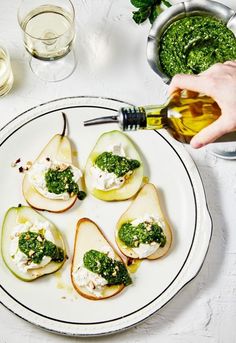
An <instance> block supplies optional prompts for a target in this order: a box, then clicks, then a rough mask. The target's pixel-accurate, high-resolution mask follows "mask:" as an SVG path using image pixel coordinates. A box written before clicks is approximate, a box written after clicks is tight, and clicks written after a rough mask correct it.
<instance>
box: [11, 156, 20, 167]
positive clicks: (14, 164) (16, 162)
mask: <svg viewBox="0 0 236 343" xmlns="http://www.w3.org/2000/svg"><path fill="white" fill-rule="evenodd" d="M18 163H20V158H18V159H17V160H16V161H15V162H12V163H11V166H12V167H13V168H14V167H15V166H16V165H17V164H18Z"/></svg>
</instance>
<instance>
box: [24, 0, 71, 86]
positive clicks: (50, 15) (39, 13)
mask: <svg viewBox="0 0 236 343" xmlns="http://www.w3.org/2000/svg"><path fill="white" fill-rule="evenodd" d="M18 21H19V24H20V27H21V29H22V31H23V38H24V45H25V48H26V50H27V51H28V52H29V53H30V55H31V58H30V66H31V69H32V71H33V72H34V73H35V74H36V75H37V76H39V77H40V78H41V79H43V80H45V81H60V80H63V79H65V78H67V77H68V76H69V75H71V74H72V72H73V71H74V69H75V66H76V57H75V53H74V51H73V43H74V39H75V11H74V6H73V4H72V3H71V1H70V0H34V1H32V0H23V1H22V3H21V5H20V7H19V10H18Z"/></svg>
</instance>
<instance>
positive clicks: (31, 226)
mask: <svg viewBox="0 0 236 343" xmlns="http://www.w3.org/2000/svg"><path fill="white" fill-rule="evenodd" d="M50 227H51V224H50V223H49V222H48V221H43V222H42V221H35V222H34V223H31V222H29V221H27V222H25V223H24V224H19V225H17V226H16V227H15V228H14V230H13V232H12V235H11V237H10V238H11V245H10V254H11V257H12V259H13V261H14V263H15V264H16V266H17V268H18V269H19V270H20V271H21V272H22V273H25V274H27V271H28V270H30V269H38V268H42V267H44V266H46V265H47V264H48V263H49V262H50V261H51V257H49V256H44V257H43V258H42V261H41V262H40V263H33V262H30V259H29V258H28V256H27V255H25V254H24V253H23V252H22V251H21V250H20V249H19V247H18V244H19V236H20V234H21V233H23V232H27V231H32V232H39V230H43V232H44V237H45V238H46V239H47V240H49V241H51V242H52V243H55V240H54V237H53V235H52V232H51V229H50Z"/></svg>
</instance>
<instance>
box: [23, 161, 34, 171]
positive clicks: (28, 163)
mask: <svg viewBox="0 0 236 343" xmlns="http://www.w3.org/2000/svg"><path fill="white" fill-rule="evenodd" d="M32 164H33V163H32V162H31V161H27V163H26V166H25V168H26V169H27V170H28V169H29V168H30V167H32Z"/></svg>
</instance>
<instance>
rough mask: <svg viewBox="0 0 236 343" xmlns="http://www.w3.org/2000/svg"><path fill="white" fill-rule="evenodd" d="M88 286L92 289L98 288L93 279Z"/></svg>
mask: <svg viewBox="0 0 236 343" xmlns="http://www.w3.org/2000/svg"><path fill="white" fill-rule="evenodd" d="M88 286H89V288H91V289H95V288H96V287H95V285H94V283H93V281H89V283H88Z"/></svg>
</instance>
